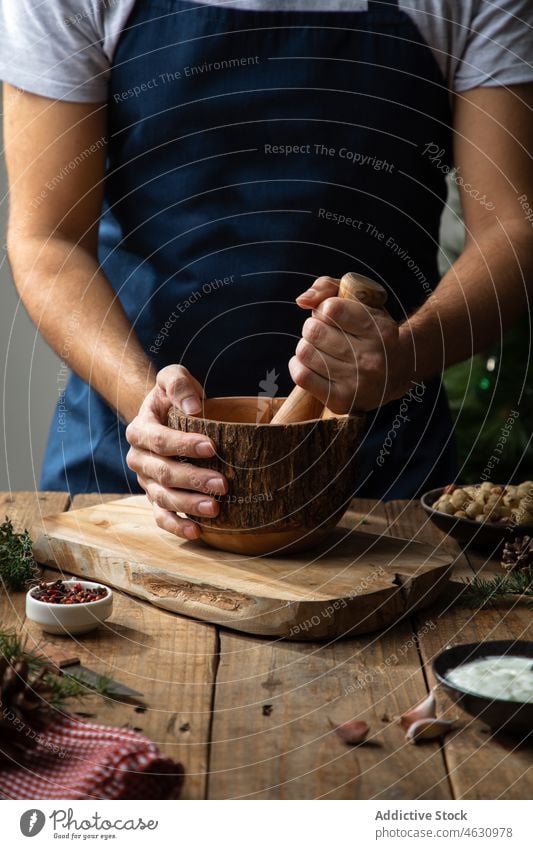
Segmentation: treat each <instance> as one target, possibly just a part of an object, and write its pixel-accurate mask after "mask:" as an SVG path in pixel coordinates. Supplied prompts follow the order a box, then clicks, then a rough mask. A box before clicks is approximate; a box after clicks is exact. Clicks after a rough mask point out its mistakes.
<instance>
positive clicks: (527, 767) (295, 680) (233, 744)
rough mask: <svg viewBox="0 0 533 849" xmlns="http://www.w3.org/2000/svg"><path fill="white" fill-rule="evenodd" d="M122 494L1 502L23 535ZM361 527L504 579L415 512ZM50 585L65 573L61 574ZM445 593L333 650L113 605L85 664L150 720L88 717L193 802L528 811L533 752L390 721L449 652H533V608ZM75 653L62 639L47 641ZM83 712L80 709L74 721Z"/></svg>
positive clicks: (85, 649) (391, 512)
mask: <svg viewBox="0 0 533 849" xmlns="http://www.w3.org/2000/svg"><path fill="white" fill-rule="evenodd" d="M116 497H117V496H108V495H105V496H102V495H94V496H93V495H88V496H85V495H84V496H77V497H75V498H74V499H73V500H72V501H71V500H70V499H69V497H68V496H67V495H66V494H63V493H38V494H35V493H11V494H3V495H0V501H1V505H0V506H1V514H2V516H4V515H8V516H10V517H11V518H12V519H13V522H14V524H15V525H16V526H17V527H19V528H22V527H29V526H30V525H31V524H32V523H33V521H34V520H36V519H37V518H38V517H39V516H44V515H46V514H48V513H54V512H58V511H61V510H68V509H71V508H72V507H83V506H88V505H89V504H95V503H98V502H101V501H105V500H108V499H110V498H116ZM353 506H354V509H355V510H356V511H357V512H360V513H361V515H363V516H365V517H366V519H365V521H366V527H365V530H368V531H369V532H383V531H385V532H386V533H391V534H393V535H396V536H401V537H411V536H416V537H417V538H418V539H421V540H424V541H427V542H431V543H433V544H434V545H436V546H442V548H445V549H446V550H451V551H454V552H455V554H456V565H455V573H454V578H455V580H459V579H460V578H464V577H467V576H472V575H473V574H474V573H475V572H480V571H483V572H484V573H487V574H489V573H491V572H494V571H497V570H498V568H499V567H498V565H497V561H495V560H490V559H488V560H485V559H483V558H481V557H479V556H475V555H471V554H469V555H468V557H467V556H465V555H464V554H461V552H460V551H459V549H458V548H457V547H456V546H455V543H453V542H452V541H451V540H446V539H444V538H443V536H442V534H441V533H440V532H439V531H438V530H436V529H435V527H434V526H433V525H432V524H431V523H430V522H429V521H428V520H427V517H426V516H425V514H424V513H423V511H422V510H421V508H420V507H419V505H418V504H410V503H408V502H400V501H397V502H389V503H387V504H381V503H378V502H371V501H362V500H358V501H355V502H354V505H353ZM51 574H54V573H51ZM454 596H455V593H454V592H453V585H452V592H451V593H450V596H449V597H446V599H444V600H443V601H441V602H440V603H439V605H438V606H437V607H433V608H430V609H427V610H425V611H422V612H421V613H420V614H419V615H417V616H416V617H414V618H413V619H412V620H409V621H405V622H403V623H400V624H398V625H396V626H395V627H394V628H390V629H388V630H387V631H386V632H381V633H378V634H373V635H369V636H367V637H363V638H358V639H353V640H343V641H338V642H335V643H330V644H319V643H295V642H285V641H272V640H269V639H261V638H254V637H247V636H245V635H242V634H238V633H233V632H231V631H228V630H224V629H219V628H216V627H214V626H211V625H206V624H204V623H201V622H196V621H193V620H189V619H185V618H182V617H179V616H176V615H174V614H171V613H167V612H166V611H163V610H159V609H157V608H155V607H152V606H151V605H149V604H147V603H144V602H141V601H139V600H138V599H134V598H130V597H128V596H126V595H124V594H122V593H120V592H115V598H116V603H115V608H114V612H113V616H112V619H111V620H110V623H108V624H109V627H108V628H103V629H100V630H99V631H97V632H95V633H94V634H90V635H87V636H86V637H84V638H82V642H80V643H79V645H78V646H77V647H76V652H77V653H78V654H79V655H80V658H81V661H82V663H84V664H85V665H86V666H89V667H90V668H92V669H96V670H98V671H100V672H101V673H102V674H104V675H111V676H112V677H114V678H116V679H117V680H120V681H122V682H123V683H125V684H129V685H130V686H132V687H134V688H135V689H136V690H140V691H142V692H143V693H144V694H145V697H146V701H147V704H148V706H149V707H148V709H147V710H145V711H144V712H140V711H139V709H138V708H137V709H135V708H134V707H132V706H129V705H125V704H122V703H116V702H112V701H110V700H106V699H103V698H102V697H99V696H90V697H88V698H87V699H86V700H85V701H84V704H83V708H81V707H80V710H83V712H84V715H87V714H90V716H91V717H92V718H94V719H95V720H97V721H101V722H105V723H108V724H110V725H116V726H130V727H134V728H137V729H139V730H141V731H143V732H144V733H145V734H147V735H148V736H149V737H150V738H151V739H153V740H154V741H156V742H157V744H158V745H159V746H160V748H161V749H162V751H164V752H165V753H166V754H168V755H170V756H171V757H173V758H175V759H178V760H181V761H182V762H183V763H184V765H185V767H186V770H187V781H186V787H185V796H186V797H187V798H194V799H201V798H210V799H228V798H250V799H317V798H327V799H412V800H414V799H454V798H455V799H497V798H507V799H530V798H531V797H532V792H533V769H532V763H533V744H524V743H523V744H519V743H517V741H516V740H514V739H512V738H510V737H503V736H499V737H497V738H495V737H494V736H492V735H491V734H490V732H489V731H488V729H487V727H486V726H484V725H483V723H481V722H479V721H473V720H471V719H470V718H469V717H467V716H466V715H465V714H462V713H460V712H459V711H458V710H457V709H456V708H455V707H454V706H451V705H450V703H449V702H448V700H447V698H446V697H445V696H439V697H438V700H439V713H441V714H443V713H444V712H446V714H447V715H449V716H459V718H460V725H459V727H458V729H457V730H456V731H454V732H453V733H452V734H450V735H449V736H448V737H447V738H446V740H445V742H444V744H443V745H440V744H439V743H427V744H424V745H421V746H412V745H410V744H406V743H405V742H404V739H403V733H402V731H401V729H400V728H399V727H398V726H397V725H396V724H395V723H394V722H393V717H394V716H395V715H398V714H400V713H401V712H402V711H405V710H406V709H408V708H409V707H411V706H412V705H414V704H415V703H417V702H418V701H419V700H421V699H422V698H423V697H424V696H425V695H426V694H427V692H428V688H429V687H430V686H431V685H432V683H433V682H432V674H431V670H430V663H431V659H432V658H433V657H434V655H435V654H437V653H438V652H439V651H440V650H441V649H442V648H443V647H445V646H446V645H447V644H448V643H451V642H470V641H473V640H479V639H505V638H510V637H514V638H519V637H520V638H523V639H533V635H532V628H531V623H532V621H533V613H532V612H531V611H530V610H528V609H527V607H526V606H525V605H524V604H523V603H515V604H505V605H504V606H500V607H499V608H497V609H496V608H491V609H485V610H482V611H474V610H471V609H469V608H467V607H461V606H459V605H457V604H455V603H454V601H453V599H454ZM0 622H1V624H2V626H3V627H4V628H5V627H19V628H20V627H22V628H23V629H25V630H28V631H29V633H30V634H31V635H33V636H35V637H36V638H39V639H40V638H41V637H40V632H39V630H38V629H36V628H34V626H32V625H30V624H26V623H25V622H24V594H23V593H15V594H13V595H11V596H10V597H9V598H8V597H6V594H5V593H3V592H1V591H0ZM49 639H50V642H52V643H53V642H57V643H58V644H61V645H63V646H64V644H65V638H64V637H50V638H49ZM74 709H75V708H74ZM354 717H356V718H361V719H365V720H366V721H367V722H368V723H369V724H370V727H371V733H370V735H369V741H368V742H367V743H366V744H364V745H363V746H359V747H356V748H349V747H347V746H345V745H344V744H343V743H342V742H341V741H340V740H339V739H338V738H337V737H336V736H335V735H334V734H333V733H332V732H331V728H330V720H331V721H332V722H334V723H336V722H342V721H344V720H346V719H350V718H354Z"/></svg>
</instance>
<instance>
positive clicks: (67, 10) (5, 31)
mask: <svg viewBox="0 0 533 849" xmlns="http://www.w3.org/2000/svg"><path fill="white" fill-rule="evenodd" d="M96 2H98V0H96ZM101 20H102V16H101V15H98V14H97V13H96V11H95V7H94V0H82V1H81V2H80V0H77V2H74V0H67V2H65V1H64V0H62V2H56V0H38V2H37V3H36V2H35V0H0V79H2V80H4V81H5V82H7V83H9V84H10V85H13V86H16V87H17V88H20V89H23V90H25V91H29V92H32V93H33V94H39V95H42V96H43V97H51V98H54V99H55V100H69V101H77V102H88V103H91V102H94V103H101V102H104V101H105V100H106V98H107V81H108V75H109V60H108V58H107V57H106V55H105V52H104V49H103V34H102V33H101V32H99V31H98V28H99V25H100V24H99V22H101Z"/></svg>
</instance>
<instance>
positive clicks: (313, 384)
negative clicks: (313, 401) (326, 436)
mask: <svg viewBox="0 0 533 849" xmlns="http://www.w3.org/2000/svg"><path fill="white" fill-rule="evenodd" d="M289 372H290V375H291V377H292V379H293V380H294V382H295V383H296V385H297V386H301V387H302V389H305V390H307V392H310V393H311V395H314V396H315V398H318V399H319V400H320V401H322V403H323V404H324V405H325V406H326V407H328V408H329V409H330V410H333V412H334V413H336V412H345V410H337V409H336V408H335V406H334V401H333V398H334V396H336V395H337V394H338V393H337V391H336V390H337V387H336V384H335V382H334V381H332V380H328V379H327V378H325V377H322V376H321V375H319V374H317V373H316V372H314V371H312V369H310V368H308V367H307V366H305V365H304V364H303V363H302V362H300V360H299V359H298V357H292V359H291V360H289Z"/></svg>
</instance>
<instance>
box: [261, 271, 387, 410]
mask: <svg viewBox="0 0 533 849" xmlns="http://www.w3.org/2000/svg"><path fill="white" fill-rule="evenodd" d="M338 297H339V298H351V299H353V300H356V301H360V302H361V303H362V304H366V306H368V307H373V308H374V309H383V306H384V305H385V302H386V300H387V293H386V291H385V289H384V288H383V286H381V285H380V284H379V283H376V281H375V280H371V278H370V277H364V276H363V275H361V274H354V273H353V272H352V271H350V272H348V273H347V274H344V275H343V277H341V282H340V286H339V295H338ZM334 415H335V413H331V412H330V411H329V410H328V409H327V408H324V405H323V403H322V401H319V400H318V398H315V396H314V395H311V393H310V392H307V390H306V389H302V387H301V386H295V387H294V389H293V390H292V392H291V394H290V395H289V396H288V398H286V400H285V401H284V402H283V404H282V405H281V407H280V408H279V410H278V412H277V413H276V415H275V416H274V417H273V419H272V421H271V422H270V423H271V424H290V423H291V422H304V421H307V420H308V419H318V418H320V417H321V416H323V417H324V418H329V417H330V416H334Z"/></svg>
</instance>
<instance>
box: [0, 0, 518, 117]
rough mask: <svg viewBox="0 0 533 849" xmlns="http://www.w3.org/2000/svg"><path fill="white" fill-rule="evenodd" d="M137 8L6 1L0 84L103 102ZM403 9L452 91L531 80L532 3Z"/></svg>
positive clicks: (90, 1) (291, 3)
mask: <svg viewBox="0 0 533 849" xmlns="http://www.w3.org/2000/svg"><path fill="white" fill-rule="evenodd" d="M192 2H194V0H192ZM196 2H205V0H196ZM134 3H135V0H0V79H3V80H5V81H6V82H8V83H11V85H14V86H17V87H18V88H21V89H24V90H27V91H31V92H33V93H34V94H40V95H43V96H45V97H51V98H54V99H61V100H72V101H81V102H96V103H99V102H103V101H105V100H106V99H107V82H108V79H109V72H110V68H111V65H112V62H113V55H114V51H115V48H116V45H117V42H118V39H119V38H120V34H121V32H122V31H123V29H124V27H125V26H126V23H127V19H128V17H129V15H130V13H131V10H132V8H133V6H134ZM211 5H226V6H235V7H239V8H247V9H248V8H249V9H269V10H275V9H285V10H287V9H294V10H310V9H311V10H315V11H316V10H318V11H320V10H325V11H360V10H361V9H366V7H367V2H366V0H218V3H217V0H214V2H213V0H211ZM400 6H401V8H402V9H403V10H404V11H405V12H407V14H408V15H409V16H410V17H411V18H412V20H413V21H414V23H415V24H416V25H417V27H418V29H419V31H420V32H421V34H422V35H423V37H424V39H425V40H426V42H427V44H428V45H429V47H430V48H431V49H432V50H433V53H434V56H435V58H436V60H437V63H438V65H439V67H440V68H441V71H442V74H443V76H444V79H445V80H446V82H447V84H448V87H449V89H450V91H458V92H460V91H466V90H467V89H471V88H476V87H477V86H500V85H513V84H517V83H525V82H531V81H533V0H400ZM154 14H158V15H160V14H161V12H160V11H159V12H155V13H154Z"/></svg>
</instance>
